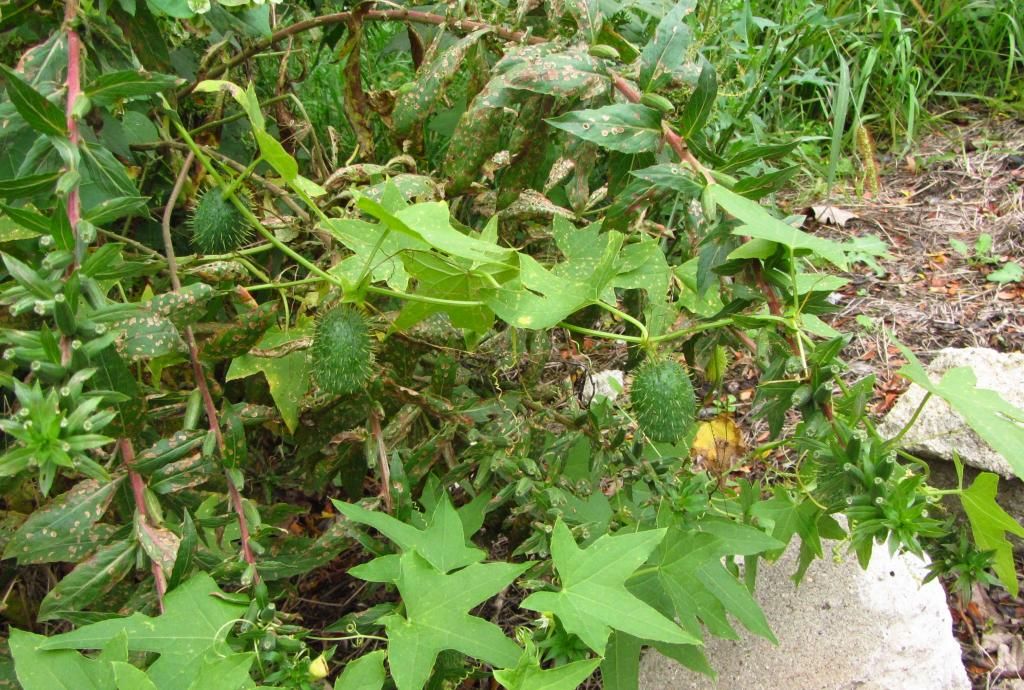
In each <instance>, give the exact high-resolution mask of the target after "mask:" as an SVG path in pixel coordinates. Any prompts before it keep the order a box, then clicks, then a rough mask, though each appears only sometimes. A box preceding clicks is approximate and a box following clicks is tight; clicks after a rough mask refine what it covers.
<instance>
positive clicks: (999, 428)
mask: <svg viewBox="0 0 1024 690" xmlns="http://www.w3.org/2000/svg"><path fill="white" fill-rule="evenodd" d="M896 346H897V347H898V348H899V349H900V352H901V353H903V356H904V357H905V358H906V359H907V364H905V365H904V366H903V367H902V368H901V369H900V370H899V372H898V373H899V374H901V375H902V376H905V377H907V378H908V379H910V380H911V381H913V382H914V383H916V384H917V385H919V386H921V388H924V389H925V390H926V391H928V392H929V393H931V394H933V395H937V396H938V397H940V398H942V399H943V400H945V401H946V402H947V403H949V406H950V407H952V408H953V410H954V411H956V413H957V414H959V415H960V416H961V417H963V418H964V421H965V422H967V424H968V425H969V426H970V427H971V428H972V429H974V431H975V432H976V433H977V434H978V436H980V437H981V438H982V440H983V441H985V443H987V444H988V445H990V446H992V448H993V449H994V450H995V451H996V452H997V453H999V454H1000V455H1002V456H1003V458H1004V459H1005V460H1006V462H1008V463H1009V464H1010V467H1011V468H1013V471H1014V472H1015V473H1016V475H1017V476H1018V477H1021V478H1024V454H1022V453H1021V448H1024V410H1020V409H1018V408H1016V407H1014V406H1013V405H1011V404H1010V403H1008V402H1006V401H1005V400H1004V399H1003V398H1002V396H1000V395H999V394H998V393H996V392H995V391H991V390H988V389H986V388H978V385H977V384H978V377H977V376H976V375H975V374H974V372H973V371H971V369H970V367H957V368H955V369H950V370H949V371H947V372H946V373H945V374H943V376H942V379H941V380H940V381H939V382H938V383H934V382H933V381H932V380H931V378H930V377H929V376H928V372H927V371H925V368H924V367H923V366H921V362H920V361H919V360H918V359H917V357H915V356H914V353H913V352H911V351H910V348H908V347H906V346H905V345H903V344H901V343H898V342H897V343H896Z"/></svg>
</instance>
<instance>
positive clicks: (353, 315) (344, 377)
mask: <svg viewBox="0 0 1024 690" xmlns="http://www.w3.org/2000/svg"><path fill="white" fill-rule="evenodd" d="M310 351H311V354H312V371H313V380H314V381H316V384H317V385H318V386H320V388H321V389H322V390H323V391H324V392H325V393H330V394H332V395H347V394H349V393H354V392H356V391H357V390H359V389H361V388H362V387H363V386H365V385H366V382H367V380H368V379H369V378H370V373H371V370H372V364H373V346H372V341H371V340H370V328H369V326H368V325H367V323H366V317H364V316H363V315H362V314H361V313H360V312H358V311H356V310H355V309H353V308H352V307H334V308H333V309H331V310H330V311H328V312H327V313H326V314H324V315H323V316H322V317H320V320H319V321H317V324H316V330H315V331H314V333H313V345H312V347H311V348H310Z"/></svg>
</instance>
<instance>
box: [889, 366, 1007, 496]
mask: <svg viewBox="0 0 1024 690" xmlns="http://www.w3.org/2000/svg"><path fill="white" fill-rule="evenodd" d="M964 366H966V367H970V368H971V369H973V370H974V373H975V375H976V376H977V378H978V385H977V387H978V388H988V389H990V390H994V391H996V392H997V393H999V395H1001V396H1002V397H1003V399H1004V400H1006V401H1007V402H1008V403H1010V404H1011V405H1014V406H1015V407H1018V408H1022V409H1024V354H1021V353H1001V352H996V351H995V350H990V349H988V348H984V347H968V348H961V349H958V348H947V349H945V350H942V351H940V352H939V354H938V356H937V357H936V358H935V359H934V360H933V361H932V363H931V364H930V365H928V367H927V369H928V374H929V375H930V376H931V377H932V378H933V379H935V380H937V379H939V378H941V377H942V374H944V373H945V372H946V371H948V370H950V369H954V368H956V367H964ZM923 398H924V390H923V389H922V388H921V387H920V386H917V385H912V386H911V387H910V388H909V389H908V390H907V392H906V393H904V394H903V395H902V396H901V397H900V399H899V400H898V401H896V405H894V406H893V408H892V410H891V411H890V412H889V414H888V415H887V416H886V418H885V421H884V422H883V423H882V425H881V426H880V427H879V433H881V434H882V436H883V437H886V438H892V437H893V436H895V435H896V434H897V433H899V430H900V429H902V428H903V426H904V425H905V424H906V423H907V422H908V421H909V420H910V418H911V417H912V416H913V414H914V411H915V410H916V409H917V407H918V405H920V404H921V400H922V399H923ZM901 445H902V446H903V449H904V450H906V451H907V452H909V453H912V454H914V455H917V456H920V457H922V458H926V459H942V460H950V461H951V460H952V459H953V452H954V451H956V453H957V455H958V456H959V457H960V459H961V460H963V462H964V464H966V465H970V466H972V467H977V468H978V469H981V470H987V471H989V472H997V473H998V474H1001V475H1003V476H1004V477H1014V476H1015V474H1014V472H1013V469H1012V468H1011V467H1010V465H1009V463H1007V462H1006V459H1005V458H1003V457H1002V456H1001V455H999V454H998V453H996V452H995V451H994V450H992V449H991V448H990V447H989V446H988V444H986V443H985V442H984V441H982V440H981V439H980V438H979V437H978V435H977V434H975V433H974V431H972V430H971V429H970V428H968V427H967V425H966V424H965V423H964V421H963V419H962V418H961V417H960V416H959V415H958V414H956V413H955V412H953V410H951V409H950V407H949V405H947V404H946V403H945V402H944V401H942V400H939V399H937V398H935V397H933V398H932V399H931V400H929V401H928V404H927V405H926V406H925V408H924V411H923V412H922V413H921V416H920V417H918V419H917V423H916V424H915V425H914V427H913V428H912V429H911V430H910V431H909V432H907V435H906V436H904V437H903V442H902V444H901Z"/></svg>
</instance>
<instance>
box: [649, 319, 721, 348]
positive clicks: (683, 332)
mask: <svg viewBox="0 0 1024 690" xmlns="http://www.w3.org/2000/svg"><path fill="white" fill-rule="evenodd" d="M731 325H732V319H717V320H715V321H708V322H707V323H698V324H696V325H693V326H690V327H689V328H681V329H679V330H678V331H672V332H670V333H663V334H661V335H656V336H654V337H652V338H651V339H650V342H652V343H664V342H668V341H669V340H678V339H679V338H685V337H687V336H690V335H694V334H696V333H701V332H703V331H708V330H711V329H712V328H719V327H722V326H731Z"/></svg>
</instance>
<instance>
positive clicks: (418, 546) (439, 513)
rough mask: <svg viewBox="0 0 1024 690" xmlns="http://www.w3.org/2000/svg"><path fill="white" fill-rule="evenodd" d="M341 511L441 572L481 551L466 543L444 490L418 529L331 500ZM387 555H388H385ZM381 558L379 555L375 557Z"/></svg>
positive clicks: (469, 560) (463, 563)
mask: <svg viewBox="0 0 1024 690" xmlns="http://www.w3.org/2000/svg"><path fill="white" fill-rule="evenodd" d="M333 503H334V506H335V507H336V508H337V509H338V511H339V512H341V514H342V515H344V516H345V517H347V518H348V519H349V520H353V521H355V522H358V523H360V524H363V525H368V526H370V527H373V528H374V529H376V530H377V531H379V532H380V533H381V534H383V535H384V536H385V537H387V538H388V539H390V540H391V541H393V542H394V543H395V544H396V545H397V546H398V547H399V548H400V549H402V551H414V550H415V551H417V552H419V554H420V555H421V556H422V557H423V558H424V559H426V561H427V562H428V563H430V564H431V565H433V566H434V567H436V568H437V569H439V570H440V571H442V572H449V571H451V570H455V569H456V568H461V567H463V566H466V565H469V564H471V563H477V562H479V561H482V560H483V559H484V555H485V554H484V552H483V551H482V550H481V549H478V548H476V547H472V546H466V533H465V528H464V526H463V519H462V518H461V517H460V515H459V512H458V511H456V510H455V507H454V506H452V502H451V499H449V498H448V496H447V494H445V495H444V496H443V497H442V498H441V500H440V501H439V502H438V504H437V506H436V507H435V508H434V510H433V512H432V513H431V514H430V516H429V518H428V521H427V527H426V529H422V530H421V529H417V528H416V527H413V526H412V525H408V524H406V523H404V522H402V521H401V520H396V519H395V518H393V517H391V516H390V515H387V514H386V513H378V512H375V511H372V510H366V509H365V508H363V507H361V506H357V505H355V504H352V503H343V502H342V501H337V500H334V501H333ZM385 558H387V557H385ZM378 560H381V559H378Z"/></svg>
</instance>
